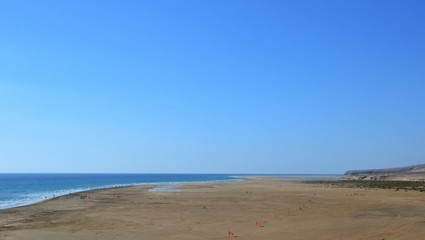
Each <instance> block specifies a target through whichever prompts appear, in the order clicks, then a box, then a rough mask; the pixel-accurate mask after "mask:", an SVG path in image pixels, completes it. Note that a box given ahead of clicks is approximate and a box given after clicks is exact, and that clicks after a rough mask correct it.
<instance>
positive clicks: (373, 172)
mask: <svg viewBox="0 0 425 240" xmlns="http://www.w3.org/2000/svg"><path fill="white" fill-rule="evenodd" d="M345 177H346V178H349V179H359V180H400V181H425V164H419V165H414V166H407V167H399V168H385V169H369V170H350V171H347V172H345Z"/></svg>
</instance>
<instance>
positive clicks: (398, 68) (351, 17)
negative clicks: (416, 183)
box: [0, 0, 425, 173]
mask: <svg viewBox="0 0 425 240" xmlns="http://www.w3.org/2000/svg"><path fill="white" fill-rule="evenodd" d="M424 13H425V1H401V0H400V1H387V0H385V1H384V0H381V1H370V0H367V1H359V0H352V1H298V0H297V1H283V0H282V1H262V0H261V1H247V0H241V1H235V0H230V1H229V0H213V1H197V0H196V1H195V0H193V1H186V0H185V1H183V0H182V1H173V0H169V1H158V0H152V1H103V0H102V1H100V0H99V1H90V0H89V1H86V0H84V1H75V0H72V1H57V0H54V1H16V0H10V1H7V0H5V1H1V2H0V172H142V173H152V172H153V173H155V172H156V173H158V172H166V173H207V172H211V173H343V172H344V171H345V170H348V169H362V168H380V167H394V166H403V165H411V164H419V163H425V14H424Z"/></svg>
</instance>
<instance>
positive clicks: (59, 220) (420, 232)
mask: <svg viewBox="0 0 425 240" xmlns="http://www.w3.org/2000/svg"><path fill="white" fill-rule="evenodd" d="M149 188H150V187H149V186H134V187H122V188H112V189H102V190H94V191H89V192H85V193H76V194H71V195H66V196H62V197H58V198H55V199H51V200H48V201H45V202H42V203H38V204H33V205H30V206H25V207H19V208H13V209H6V210H2V211H0V239H7V240H12V239H36V240H37V239H43V240H46V239H185V240H187V239H228V238H233V237H236V236H237V239H295V240H296V239H379V240H382V239H421V238H423V236H425V215H424V214H423V213H424V212H425V193H422V192H417V191H407V192H406V191H394V190H382V189H380V190H374V189H348V188H336V187H334V188H331V187H326V186H321V185H318V184H305V183H301V182H290V181H287V180H283V179H277V178H258V179H256V180H247V181H239V182H208V183H190V184H182V185H181V191H179V192H149V191H148V189H149ZM85 195H87V197H82V196H85ZM231 233H232V234H234V235H232V234H231Z"/></svg>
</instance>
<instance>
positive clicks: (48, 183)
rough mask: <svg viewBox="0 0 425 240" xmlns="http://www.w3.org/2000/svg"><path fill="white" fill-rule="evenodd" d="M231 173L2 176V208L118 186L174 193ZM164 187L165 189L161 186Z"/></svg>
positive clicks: (0, 204)
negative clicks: (179, 185)
mask: <svg viewBox="0 0 425 240" xmlns="http://www.w3.org/2000/svg"><path fill="white" fill-rule="evenodd" d="M238 179H240V178H238V177H236V176H234V175H229V174H24V173H22V174H12V173H6V174H0V209H5V208H12V207H18V206H23V205H27V204H31V203H35V202H39V201H42V200H45V199H49V198H53V197H57V196H60V195H66V194H69V193H74V192H79V191H85V190H91V189H99V188H109V187H116V186H130V185H147V184H157V185H160V187H159V188H158V190H159V191H161V188H162V189H163V190H165V191H174V189H173V187H172V183H179V182H206V181H230V180H238ZM161 186H162V187H161Z"/></svg>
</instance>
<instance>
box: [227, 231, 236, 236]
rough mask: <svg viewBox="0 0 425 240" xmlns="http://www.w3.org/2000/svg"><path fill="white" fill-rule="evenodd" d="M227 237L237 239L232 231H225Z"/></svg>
mask: <svg viewBox="0 0 425 240" xmlns="http://www.w3.org/2000/svg"><path fill="white" fill-rule="evenodd" d="M227 236H229V237H237V236H236V235H235V234H234V233H233V232H232V231H230V230H229V231H227Z"/></svg>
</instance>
